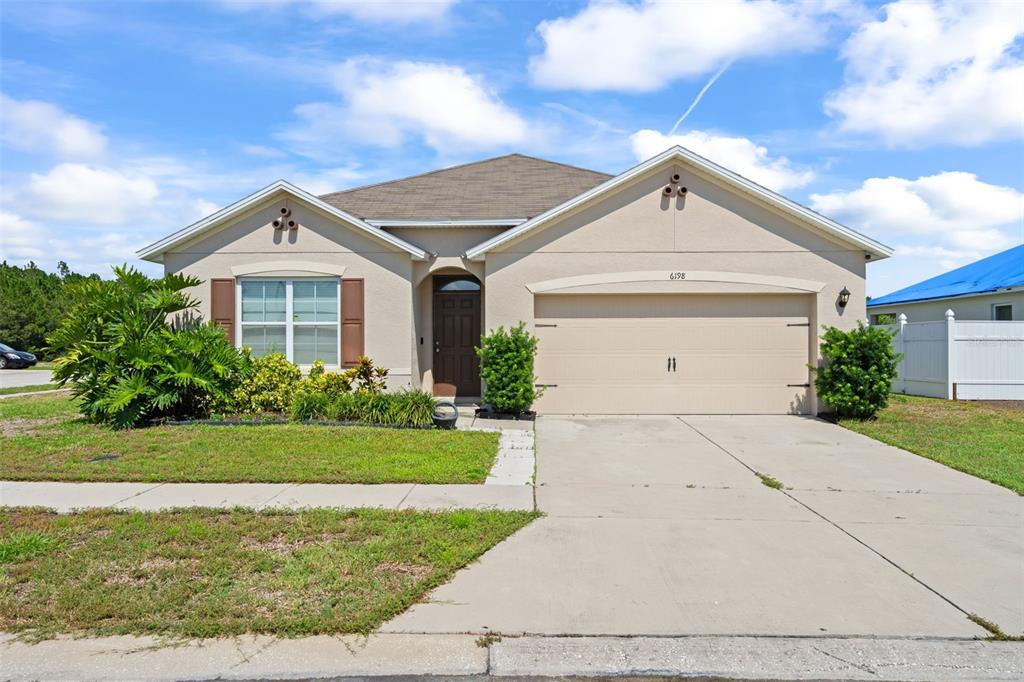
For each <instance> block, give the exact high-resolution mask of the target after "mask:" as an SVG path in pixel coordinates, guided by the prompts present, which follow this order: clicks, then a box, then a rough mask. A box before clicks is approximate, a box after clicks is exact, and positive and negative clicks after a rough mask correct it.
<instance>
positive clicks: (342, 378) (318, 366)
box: [298, 360, 352, 396]
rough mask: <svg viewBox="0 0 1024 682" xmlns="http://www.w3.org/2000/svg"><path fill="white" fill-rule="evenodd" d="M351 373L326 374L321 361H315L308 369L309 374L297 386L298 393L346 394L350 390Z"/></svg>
mask: <svg viewBox="0 0 1024 682" xmlns="http://www.w3.org/2000/svg"><path fill="white" fill-rule="evenodd" d="M351 371H352V370H349V371H347V372H343V373H341V374H339V373H337V372H328V371H327V370H326V369H324V363H323V361H322V360H316V361H315V362H314V363H313V366H312V367H310V368H309V374H308V375H306V378H305V379H303V380H302V383H301V384H299V389H298V390H299V391H300V392H305V393H326V394H328V395H331V396H335V395H341V394H342V393H348V392H349V391H350V390H352V375H351Z"/></svg>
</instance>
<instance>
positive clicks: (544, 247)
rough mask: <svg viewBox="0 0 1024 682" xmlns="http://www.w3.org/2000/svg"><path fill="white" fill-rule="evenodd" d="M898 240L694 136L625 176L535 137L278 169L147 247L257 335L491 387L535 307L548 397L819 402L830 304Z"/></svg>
mask: <svg viewBox="0 0 1024 682" xmlns="http://www.w3.org/2000/svg"><path fill="white" fill-rule="evenodd" d="M891 253H892V251H891V249H890V248H889V247H887V246H885V245H883V244H880V243H879V242H877V241H875V240H873V239H871V238H869V237H867V236H865V235H863V234H859V233H858V232H855V231H854V230H851V229H849V228H847V227H844V226H842V225H840V224H838V223H836V222H834V221H832V220H830V219H828V218H826V217H824V216H822V215H819V214H818V213H815V212H813V211H811V210H809V209H807V208H805V207H803V206H800V205H799V204H797V203H795V202H793V201H790V200H789V199H786V198H784V197H782V196H780V195H778V194H776V193H775V192H772V191H770V190H768V189H765V188H764V187H761V186H760V185H757V184H755V183H753V182H751V181H750V180H747V179H745V178H743V177H741V176H739V175H737V174H736V173H733V172H731V171H729V170H727V169H725V168H722V167H720V166H718V165H716V164H714V163H712V162H710V161H708V160H706V159H704V158H701V157H700V156H697V155H696V154H694V153H692V152H690V151H688V150H686V149H683V148H681V147H674V148H672V149H669V150H667V151H665V152H663V153H661V154H659V155H657V156H655V157H653V158H651V159H649V160H647V161H645V162H643V163H641V164H639V165H637V166H635V167H633V168H630V169H629V170H627V171H625V172H623V173H621V174H619V175H615V176H609V175H606V174H604V173H598V172H594V171H590V170H584V169H581V168H576V167H573V166H568V165H565V164H561V163H554V162H551V161H544V160H541V159H536V158H532V157H528V156H523V155H520V154H510V155H507V156H501V157H498V158H494V159H488V160H485V161H479V162H476V163H470V164H466V165H462V166H456V167H452V168H446V169H442V170H437V171H433V172H431V173H425V174H423V175H417V176H414V177H410V178H405V179H401V180H395V181H392V182H384V183H380V184H376V185H371V186H368V187H361V188H358V189H352V190H347V191H343V192H336V193H333V194H327V195H324V196H319V197H317V196H313V195H311V194H309V193H308V192H306V191H304V190H302V189H300V188H298V187H296V186H294V185H292V184H289V183H287V182H285V181H283V180H282V181H278V182H275V183H273V184H272V185H269V186H268V187H266V188H264V189H262V190H260V191H258V192H256V193H255V194H253V195H251V196H248V197H246V198H244V199H242V200H240V201H238V202H236V203H234V204H231V205H230V206H227V207H225V208H224V209H222V210H220V211H217V212H216V213H214V214H213V215H211V216H209V217H207V218H205V219H203V220H201V221H199V222H197V223H195V224H193V225H190V226H189V227H186V228H185V229H183V230H180V231H179V232H176V233H174V234H172V235H169V236H168V237H166V238H164V239H161V240H160V241H158V242H155V243H154V244H151V245H149V246H147V247H145V248H143V249H141V250H140V251H139V256H140V257H141V258H144V259H147V260H150V261H154V262H158V263H163V265H164V270H165V272H167V273H186V274H189V275H195V276H198V277H200V278H202V279H203V280H204V282H205V283H204V284H203V285H202V286H201V287H199V288H198V289H197V290H196V291H195V292H194V294H195V295H196V296H197V297H198V299H199V301H200V308H199V313H200V314H201V315H202V316H203V317H205V318H207V319H212V320H215V321H217V322H218V323H220V324H222V325H224V327H225V329H226V330H227V332H228V334H229V336H230V338H231V339H232V340H233V341H234V343H236V344H238V345H246V346H250V347H251V348H252V349H253V351H254V352H255V353H257V354H260V353H265V352H268V351H271V350H278V351H281V352H284V353H286V354H287V356H288V357H289V358H290V359H292V360H293V361H294V362H297V363H298V364H300V365H308V364H309V363H311V362H312V361H313V360H314V359H316V358H320V359H322V360H323V361H324V362H325V363H326V364H328V365H329V366H348V365H351V364H352V363H354V362H355V361H356V359H357V358H358V357H359V356H360V355H362V354H364V353H365V354H367V355H370V356H371V357H372V358H373V359H374V361H375V362H377V363H378V364H380V365H383V366H385V367H388V368H390V370H391V375H390V379H391V387H392V388H401V387H403V386H407V387H416V388H422V389H424V390H427V391H433V392H434V393H435V394H437V395H451V394H457V395H458V396H479V395H480V394H481V383H480V372H479V364H478V361H477V358H476V356H475V354H474V350H473V349H474V346H476V345H478V344H479V341H480V336H481V334H482V333H484V332H485V331H489V330H492V329H495V328H496V327H499V326H506V327H508V326H511V325H516V324H518V323H519V322H520V321H522V322H525V323H526V324H527V325H528V327H529V329H530V330H531V331H532V332H534V333H535V334H536V335H537V336H538V337H539V339H540V343H539V350H538V356H537V364H536V375H537V382H538V383H539V384H541V385H543V386H544V389H545V390H544V393H543V396H542V397H541V399H540V401H539V403H538V404H537V405H536V409H537V410H538V411H539V412H542V413H544V412H546V413H593V414H617V413H625V414H640V413H776V414H782V413H799V414H814V413H816V411H817V407H818V405H817V400H816V397H815V394H814V390H813V387H812V384H811V377H810V374H809V371H808V368H807V364H808V363H816V362H817V361H818V360H819V352H818V331H819V330H820V328H821V326H822V325H835V326H839V327H843V328H850V327H853V326H855V324H856V321H857V320H864V319H865V318H866V311H865V307H864V301H865V295H864V277H865V267H866V264H867V263H868V262H870V261H873V260H877V259H881V258H886V257H888V256H889V255H891Z"/></svg>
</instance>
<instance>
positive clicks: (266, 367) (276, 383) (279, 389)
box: [234, 353, 302, 413]
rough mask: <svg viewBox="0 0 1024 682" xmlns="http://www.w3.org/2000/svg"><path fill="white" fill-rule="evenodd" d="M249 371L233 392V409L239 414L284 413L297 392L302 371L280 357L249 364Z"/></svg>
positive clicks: (268, 357) (270, 355) (262, 358)
mask: <svg viewBox="0 0 1024 682" xmlns="http://www.w3.org/2000/svg"><path fill="white" fill-rule="evenodd" d="M250 362H251V365H252V370H251V371H250V372H249V374H248V376H246V377H245V378H244V379H243V380H242V383H241V385H239V387H238V388H237V389H236V390H235V392H234V405H235V409H236V410H237V411H238V412H241V413H258V412H285V411H286V410H288V409H289V408H290V407H291V404H292V398H293V397H294V396H295V393H296V391H298V389H299V382H300V381H301V380H302V371H301V370H300V369H299V367H298V365H295V364H294V363H291V362H288V359H287V358H286V357H285V356H284V355H282V354H281V353H270V354H268V355H264V356H263V357H259V358H252V360H251V361H250Z"/></svg>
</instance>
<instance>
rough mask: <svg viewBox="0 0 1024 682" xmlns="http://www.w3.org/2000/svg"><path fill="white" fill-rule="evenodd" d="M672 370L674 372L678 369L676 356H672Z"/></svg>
mask: <svg viewBox="0 0 1024 682" xmlns="http://www.w3.org/2000/svg"><path fill="white" fill-rule="evenodd" d="M672 371H673V372H674V371H676V359H675V356H673V357H672Z"/></svg>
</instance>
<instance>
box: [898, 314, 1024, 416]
mask: <svg viewBox="0 0 1024 682" xmlns="http://www.w3.org/2000/svg"><path fill="white" fill-rule="evenodd" d="M882 326H884V327H885V328H887V329H889V330H891V331H895V332H896V335H895V336H894V337H893V340H892V343H893V347H894V348H895V349H896V352H897V353H902V354H903V359H902V360H901V361H900V364H899V367H898V371H899V376H898V377H897V379H896V381H895V383H894V385H893V387H892V390H893V391H894V392H896V393H909V394H910V395H924V396H931V397H933V398H947V399H952V400H957V399H960V400H1024V321H1020V322H1018V321H1013V322H995V321H991V322H990V321H987V320H985V321H973V320H971V321H964V322H958V321H957V320H956V319H954V317H953V311H952V310H947V311H946V319H945V321H943V322H907V316H906V315H904V314H901V315H900V317H899V322H898V323H897V324H889V325H882Z"/></svg>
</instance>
